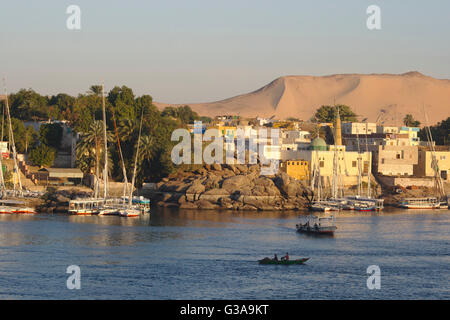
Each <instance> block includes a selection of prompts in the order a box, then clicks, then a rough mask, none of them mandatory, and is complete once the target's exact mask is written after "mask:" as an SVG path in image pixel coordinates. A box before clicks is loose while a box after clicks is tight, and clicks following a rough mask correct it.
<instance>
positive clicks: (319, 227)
mask: <svg viewBox="0 0 450 320" xmlns="http://www.w3.org/2000/svg"><path fill="white" fill-rule="evenodd" d="M296 228H297V231H298V232H301V233H312V234H328V235H333V234H334V231H336V229H337V227H336V223H335V221H334V217H333V216H326V217H317V216H314V215H310V216H307V217H306V222H305V223H299V224H297V225H296Z"/></svg>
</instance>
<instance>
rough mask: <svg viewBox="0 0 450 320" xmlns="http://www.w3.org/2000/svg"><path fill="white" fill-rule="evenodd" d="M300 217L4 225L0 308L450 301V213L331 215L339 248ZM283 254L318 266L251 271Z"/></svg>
mask: <svg viewBox="0 0 450 320" xmlns="http://www.w3.org/2000/svg"><path fill="white" fill-rule="evenodd" d="M305 214H309V213H307V212H295V211H294V212H283V213H280V212H229V211H224V212H220V211H196V210H176V209H153V211H152V213H151V215H146V216H141V217H137V218H123V217H114V216H69V215H47V214H41V215H0V298H30V299H36V298H37V299H39V298H75V299H78V298H86V299H101V298H106V299H122V298H136V299H211V298H218V299H314V298H320V299H324V298H331V299H339V298H345V299H359V298H380V299H392V298H405V299H408V298H415V299H417V298H423V299H428V298H450V293H449V290H448V283H449V282H450V272H449V266H450V258H449V248H450V232H449V231H450V212H449V211H448V210H445V211H438V210H436V211H433V210H422V211H404V210H396V209H391V210H390V209H386V210H385V211H384V212H377V213H355V212H342V213H336V214H335V216H336V224H337V227H338V229H337V231H336V234H335V236H334V237H312V236H310V235H305V234H299V233H297V232H296V231H295V224H296V223H298V220H299V217H300V216H301V215H305ZM286 251H288V252H289V254H290V256H291V257H292V258H297V257H310V258H311V260H310V261H308V263H307V264H306V265H304V266H297V267H292V268H291V267H289V268H286V267H283V266H260V265H258V264H257V262H256V261H257V260H258V259H261V258H263V257H265V256H273V254H274V253H277V254H278V255H282V254H284V253H285V252H286ZM71 264H77V265H80V267H81V268H82V273H83V275H84V278H83V279H84V280H83V281H84V282H83V284H82V287H83V290H81V291H80V292H77V293H74V292H72V291H68V290H67V289H65V280H66V275H65V268H66V267H67V266H68V265H71ZM371 264H377V265H379V266H380V268H381V270H382V276H383V281H382V290H380V291H376V292H375V291H369V290H367V288H366V279H367V278H366V268H367V266H369V265H371ZM280 267H281V268H280Z"/></svg>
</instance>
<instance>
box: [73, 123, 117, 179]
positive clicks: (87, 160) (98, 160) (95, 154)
mask: <svg viewBox="0 0 450 320" xmlns="http://www.w3.org/2000/svg"><path fill="white" fill-rule="evenodd" d="M103 139H104V137H103V121H100V120H96V121H94V122H92V123H91V125H90V126H89V130H88V131H87V132H84V133H82V134H81V137H80V140H79V141H78V143H77V147H76V157H77V165H78V167H79V168H80V169H81V170H82V171H83V172H84V173H85V174H89V173H91V174H92V173H93V169H94V168H95V174H96V176H97V177H99V174H100V166H102V165H103V164H104V161H105V160H104V159H105V158H104V156H105V155H104V147H103V146H104V140H103ZM107 139H108V142H112V141H114V138H113V135H112V134H111V132H109V131H108V133H107ZM108 157H110V153H109V152H108ZM108 160H109V158H108ZM108 162H109V164H110V165H112V161H108Z"/></svg>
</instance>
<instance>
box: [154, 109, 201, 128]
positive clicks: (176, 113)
mask: <svg viewBox="0 0 450 320" xmlns="http://www.w3.org/2000/svg"><path fill="white" fill-rule="evenodd" d="M161 116H163V117H171V118H175V119H178V120H179V121H180V122H181V123H182V124H188V123H192V122H194V120H199V119H200V117H199V115H198V114H197V112H195V111H193V110H192V109H191V107H189V106H187V105H186V106H182V107H178V108H175V107H166V108H164V110H163V112H162V113H161Z"/></svg>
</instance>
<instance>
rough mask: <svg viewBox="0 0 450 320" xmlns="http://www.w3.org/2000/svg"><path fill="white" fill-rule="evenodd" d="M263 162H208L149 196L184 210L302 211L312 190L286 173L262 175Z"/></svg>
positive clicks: (169, 180)
mask: <svg viewBox="0 0 450 320" xmlns="http://www.w3.org/2000/svg"><path fill="white" fill-rule="evenodd" d="M260 169H261V168H260V166H259V165H228V164H225V165H220V164H213V165H205V166H203V167H202V168H200V169H197V170H195V171H194V172H178V173H176V174H173V175H171V176H169V177H168V178H166V179H164V180H163V181H162V182H160V183H158V184H157V189H156V190H154V191H151V193H150V194H148V195H147V196H149V197H151V198H152V200H153V203H157V204H158V205H159V206H164V207H179V208H182V209H205V210H211V209H226V210H251V211H256V210H259V211H264V210H298V209H303V208H304V207H305V206H306V203H307V199H306V198H304V195H305V194H308V193H309V190H308V188H307V187H306V186H304V185H303V184H302V183H301V182H299V181H297V180H295V179H292V178H290V177H289V176H288V175H287V174H285V173H279V174H277V175H276V176H261V175H260Z"/></svg>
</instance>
